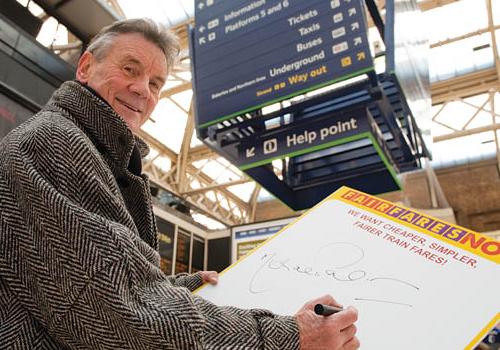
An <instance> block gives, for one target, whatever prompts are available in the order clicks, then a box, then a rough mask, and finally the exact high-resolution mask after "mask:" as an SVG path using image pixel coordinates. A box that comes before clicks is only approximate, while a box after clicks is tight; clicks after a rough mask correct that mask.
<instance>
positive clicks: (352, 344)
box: [342, 337, 360, 350]
mask: <svg viewBox="0 0 500 350" xmlns="http://www.w3.org/2000/svg"><path fill="white" fill-rule="evenodd" d="M359 346H360V344H359V339H358V338H356V337H354V338H352V339H351V340H349V341H348V342H347V343H345V344H344V346H343V347H342V350H356V349H359Z"/></svg>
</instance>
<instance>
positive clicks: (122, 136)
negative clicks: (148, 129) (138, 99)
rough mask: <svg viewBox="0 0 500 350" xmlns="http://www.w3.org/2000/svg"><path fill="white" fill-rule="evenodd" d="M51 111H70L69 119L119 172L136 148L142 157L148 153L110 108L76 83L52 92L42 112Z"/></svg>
mask: <svg viewBox="0 0 500 350" xmlns="http://www.w3.org/2000/svg"><path fill="white" fill-rule="evenodd" d="M54 108H55V109H63V110H65V111H67V112H69V113H68V114H69V118H70V119H72V120H73V121H74V122H76V124H77V125H78V126H79V127H80V128H81V129H83V131H84V132H85V133H86V134H87V135H88V136H89V137H90V138H91V140H92V142H93V143H94V144H95V145H96V147H97V149H98V150H99V151H100V152H101V153H106V154H107V155H108V156H109V158H110V159H111V160H112V162H113V163H114V165H115V166H117V167H118V168H119V169H123V168H127V167H128V165H129V160H130V158H131V155H132V154H133V151H134V148H135V146H137V149H138V152H139V153H140V157H141V158H143V157H145V156H146V155H147V154H148V153H149V147H148V146H147V144H146V143H145V142H144V141H143V140H142V139H141V138H139V137H138V136H137V135H134V134H133V133H132V131H131V130H130V129H129V128H128V126H127V124H126V123H125V121H124V120H123V119H122V118H121V117H120V116H119V115H118V114H117V113H116V112H115V111H114V110H113V108H111V106H110V105H109V104H108V103H107V102H106V101H105V100H103V99H102V98H101V97H100V96H99V95H98V94H97V93H96V92H95V91H93V90H91V89H88V88H86V87H85V86H83V85H82V84H81V83H79V82H77V81H67V82H65V83H63V84H62V85H61V87H60V88H59V89H57V90H56V91H55V92H54V94H53V95H52V97H51V99H50V101H49V102H48V103H47V105H46V106H45V107H44V109H48V110H51V109H54ZM134 153H137V150H136V152H134ZM134 158H135V157H134Z"/></svg>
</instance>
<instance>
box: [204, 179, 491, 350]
mask: <svg viewBox="0 0 500 350" xmlns="http://www.w3.org/2000/svg"><path fill="white" fill-rule="evenodd" d="M499 261H500V243H499V242H498V241H496V240H494V239H492V238H489V237H487V236H483V235H481V234H478V233H476V232H473V231H470V230H467V229H464V228H462V227H460V226H457V225H452V224H448V223H445V222H443V221H441V220H438V219H435V218H432V217H430V216H428V215H425V214H422V213H418V212H415V211H413V210H410V209H408V208H404V207H402V206H398V205H395V204H393V203H391V202H388V201H384V200H380V199H378V198H376V197H372V196H369V195H366V194H364V193H362V192H358V191H354V190H351V189H349V188H346V187H343V188H341V189H339V190H338V191H337V192H335V193H334V194H333V195H332V196H330V197H329V198H328V199H326V200H324V201H323V202H321V203H320V204H318V205H317V206H316V207H314V208H313V209H311V210H310V211H308V212H307V213H305V214H304V215H302V216H301V217H300V218H298V219H297V220H296V221H294V222H293V223H291V224H290V225H288V226H287V227H286V228H285V229H283V230H282V231H280V232H279V233H278V234H276V235H275V236H273V237H272V238H271V239H269V240H268V241H267V242H266V243H265V244H264V245H263V246H261V247H260V248H259V249H257V250H256V251H254V252H253V253H251V254H249V255H248V256H246V257H245V258H243V259H242V260H241V261H239V262H237V263H236V264H234V265H232V266H231V267H229V268H228V269H227V270H226V271H224V272H223V273H222V275H221V278H220V281H219V284H218V285H217V286H216V287H213V286H204V287H202V288H201V289H199V290H198V291H197V293H198V294H199V295H200V296H202V297H204V298H206V299H208V300H210V301H212V302H214V303H216V304H218V305H232V306H238V307H242V308H266V309H270V310H272V311H273V312H275V313H277V314H287V315H292V314H295V312H296V311H297V310H298V309H299V308H300V307H301V306H302V305H303V304H304V303H305V302H306V301H308V300H310V299H313V298H316V297H319V296H321V295H324V294H327V293H328V294H331V295H333V296H334V297H335V298H336V299H337V300H338V301H339V302H340V303H341V304H343V305H344V306H347V305H354V306H355V307H356V308H357V309H358V310H359V320H358V322H357V327H358V337H359V339H360V341H361V344H362V346H361V348H362V349H369V350H378V349H407V350H411V349H414V350H421V349H440V350H445V349H449V350H456V349H464V348H465V349H472V348H473V347H474V345H475V344H477V343H478V342H479V341H480V340H481V338H482V337H483V336H484V335H485V334H486V333H487V332H488V330H489V329H491V328H493V327H494V325H495V324H496V323H497V322H498V321H499V320H500V313H499V311H500V294H499V291H500V270H499Z"/></svg>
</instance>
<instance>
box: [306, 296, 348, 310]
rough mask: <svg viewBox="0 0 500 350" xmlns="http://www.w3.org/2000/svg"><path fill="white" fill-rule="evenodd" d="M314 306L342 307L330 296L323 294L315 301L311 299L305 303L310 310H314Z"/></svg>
mask: <svg viewBox="0 0 500 350" xmlns="http://www.w3.org/2000/svg"><path fill="white" fill-rule="evenodd" d="M316 304H325V305H333V306H339V307H342V305H340V304H339V303H338V302H337V301H336V300H335V299H334V298H333V297H332V296H331V295H330V294H325V295H323V296H321V297H319V298H317V299H313V300H311V301H310V302H308V303H307V305H308V306H309V307H310V308H314V306H315V305H316Z"/></svg>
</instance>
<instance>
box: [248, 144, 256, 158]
mask: <svg viewBox="0 0 500 350" xmlns="http://www.w3.org/2000/svg"><path fill="white" fill-rule="evenodd" d="M246 151H247V152H246V153H247V158H251V157H253V156H255V147H252V148H247V149H246Z"/></svg>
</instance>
